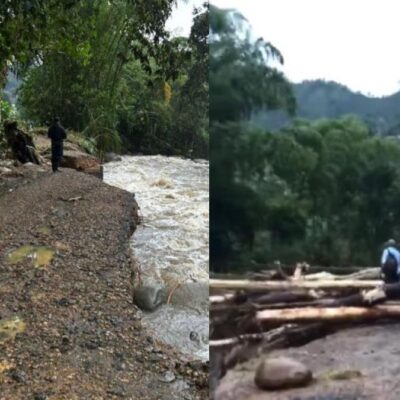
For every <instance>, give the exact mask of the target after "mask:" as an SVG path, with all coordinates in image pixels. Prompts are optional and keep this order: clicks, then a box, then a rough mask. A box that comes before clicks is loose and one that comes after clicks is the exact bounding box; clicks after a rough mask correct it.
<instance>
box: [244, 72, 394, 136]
mask: <svg viewBox="0 0 400 400" xmlns="http://www.w3.org/2000/svg"><path fill="white" fill-rule="evenodd" d="M293 88H294V93H295V96H296V99H297V115H296V118H305V119H310V120H315V119H320V118H337V117H341V116H344V115H349V114H352V115H357V116H358V117H360V118H361V119H363V120H364V121H365V122H367V123H368V124H369V125H370V126H371V128H372V130H373V131H374V132H376V133H377V134H382V135H398V134H400V92H397V93H395V94H393V95H390V96H385V97H368V96H365V95H363V94H361V93H355V92H352V91H351V90H350V89H349V88H347V87H346V86H344V85H341V84H339V83H336V82H327V81H323V80H315V81H304V82H301V83H298V84H293ZM252 123H253V124H255V125H256V126H259V127H263V128H267V129H274V130H276V129H280V128H282V127H283V126H285V125H287V124H288V123H290V118H289V117H288V116H287V114H285V113H284V112H281V111H274V112H259V113H257V114H255V115H254V116H253V118H252Z"/></svg>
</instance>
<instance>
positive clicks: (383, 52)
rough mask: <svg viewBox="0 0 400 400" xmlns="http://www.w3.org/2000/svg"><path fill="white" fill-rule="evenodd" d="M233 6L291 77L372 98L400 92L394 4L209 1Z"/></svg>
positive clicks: (373, 0)
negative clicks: (322, 82) (272, 48)
mask: <svg viewBox="0 0 400 400" xmlns="http://www.w3.org/2000/svg"><path fill="white" fill-rule="evenodd" d="M211 3H212V4H214V5H216V6H218V7H223V8H236V9H238V10H239V11H241V12H242V14H243V15H244V16H245V17H246V18H247V19H248V20H249V22H250V23H251V25H252V26H253V28H254V31H255V33H256V34H257V35H259V36H262V37H264V39H265V40H267V41H270V42H272V43H273V44H274V45H275V46H276V47H277V48H278V49H279V50H280V51H281V52H282V53H283V56H284V58H285V66H284V72H285V74H286V75H287V76H288V78H289V79H291V80H293V81H295V82H298V81H301V80H304V79H317V78H322V79H327V80H334V81H337V82H340V83H342V84H345V85H347V86H348V87H350V88H351V89H352V90H355V91H361V92H363V93H372V94H373V95H376V96H381V95H387V94H391V93H393V92H395V91H397V90H399V89H400V85H399V81H400V53H399V51H398V38H399V37H400V24H399V22H398V18H399V17H398V16H399V14H400V13H399V11H400V2H398V0H351V1H349V0H213V1H211Z"/></svg>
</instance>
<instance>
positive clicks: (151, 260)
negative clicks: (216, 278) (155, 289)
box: [104, 156, 209, 361]
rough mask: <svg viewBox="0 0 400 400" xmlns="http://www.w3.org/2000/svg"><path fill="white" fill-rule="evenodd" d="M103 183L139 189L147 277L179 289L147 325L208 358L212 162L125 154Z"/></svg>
mask: <svg viewBox="0 0 400 400" xmlns="http://www.w3.org/2000/svg"><path fill="white" fill-rule="evenodd" d="M104 181H105V182H106V183H108V184H110V185H113V186H117V187H119V188H121V189H124V190H127V191H130V192H133V193H135V197H136V201H137V202H138V204H139V207H140V211H141V216H142V218H143V223H142V225H139V226H138V228H137V230H136V232H135V233H134V235H133V237H132V249H133V252H134V255H135V259H136V260H137V262H138V263H139V266H140V270H141V279H142V281H144V282H147V283H149V282H150V283H157V282H158V283H161V284H163V285H165V286H166V287H169V288H173V289H174V290H173V291H172V295H171V296H170V304H168V305H163V306H162V307H161V308H159V309H157V310H156V311H154V312H152V313H145V314H144V315H143V320H142V321H143V324H144V325H145V326H146V327H147V328H148V329H149V330H150V331H151V332H152V334H153V335H154V337H155V338H156V339H158V340H161V341H164V342H165V343H167V344H170V345H172V346H174V347H175V348H176V349H177V350H179V351H180V352H181V353H183V354H184V355H186V356H189V357H190V358H193V359H200V360H203V361H205V360H207V359H208V330H209V320H208V279H209V250H208V243H209V242H208V237H209V164H208V162H207V161H204V160H198V161H192V160H187V159H182V158H177V157H165V156H123V157H122V161H119V162H111V163H108V164H105V166H104ZM169 293H171V291H170V292H169Z"/></svg>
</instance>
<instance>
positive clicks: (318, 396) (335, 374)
mask: <svg viewBox="0 0 400 400" xmlns="http://www.w3.org/2000/svg"><path fill="white" fill-rule="evenodd" d="M399 335H400V324H399V323H390V324H389V323H385V324H371V325H365V326H359V327H355V328H349V329H344V330H342V331H339V332H337V333H335V334H332V335H329V336H326V337H325V338H321V339H318V340H315V341H313V342H310V343H309V344H307V345H305V346H302V347H297V348H290V349H284V350H277V351H273V352H271V354H269V355H268V356H269V357H280V356H286V357H290V358H292V359H294V360H297V361H299V362H301V363H302V364H303V365H304V366H306V367H307V368H309V369H310V370H311V372H312V373H313V380H312V381H311V383H310V384H309V385H307V386H306V387H303V388H293V389H286V390H273V391H266V390H261V389H259V388H258V387H257V386H256V384H255V380H254V378H255V371H256V369H257V367H258V365H259V364H260V362H261V361H262V359H263V357H260V358H257V359H253V360H251V361H249V362H247V363H245V364H241V365H238V366H237V367H236V368H235V369H233V370H231V371H229V372H228V373H227V375H226V376H225V377H224V378H223V380H222V382H221V383H220V385H219V387H218V388H217V390H216V393H215V399H216V400H242V399H246V400H269V399H271V400H397V399H399V398H400V375H399V373H400V362H399V355H400V345H399ZM269 378H270V377H269Z"/></svg>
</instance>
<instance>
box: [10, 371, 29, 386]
mask: <svg viewBox="0 0 400 400" xmlns="http://www.w3.org/2000/svg"><path fill="white" fill-rule="evenodd" d="M8 375H9V376H10V378H12V379H14V381H15V382H18V383H26V375H25V373H24V372H22V371H17V370H16V369H13V370H11V371H10V372H9V373H8Z"/></svg>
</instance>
